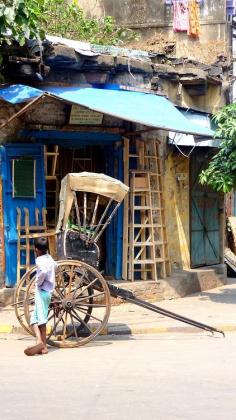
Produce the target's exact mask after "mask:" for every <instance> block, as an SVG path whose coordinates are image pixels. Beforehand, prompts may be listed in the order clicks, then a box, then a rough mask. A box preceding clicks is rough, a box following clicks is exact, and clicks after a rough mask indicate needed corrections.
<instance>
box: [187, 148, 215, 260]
mask: <svg viewBox="0 0 236 420" xmlns="http://www.w3.org/2000/svg"><path fill="white" fill-rule="evenodd" d="M209 158H210V156H209V154H207V153H206V152H201V151H200V150H198V151H197V152H196V153H195V154H194V155H193V156H192V158H191V183H190V188H191V265H192V267H200V266H206V265H213V264H219V263H220V194H219V193H217V192H214V191H212V190H211V189H210V188H209V187H207V186H202V185H200V184H199V181H198V180H199V173H200V172H201V170H202V169H205V168H206V166H207V164H208V162H209Z"/></svg>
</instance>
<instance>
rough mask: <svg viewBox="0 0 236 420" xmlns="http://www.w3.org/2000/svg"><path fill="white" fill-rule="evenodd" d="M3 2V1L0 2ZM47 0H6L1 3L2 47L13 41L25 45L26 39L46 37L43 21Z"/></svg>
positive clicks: (0, 26)
mask: <svg viewBox="0 0 236 420" xmlns="http://www.w3.org/2000/svg"><path fill="white" fill-rule="evenodd" d="M0 1H1V0H0ZM44 2H45V0H5V1H4V3H2V2H0V46H1V45H2V44H4V43H7V44H9V45H10V44H11V43H12V41H17V42H19V44H20V45H24V43H25V38H39V37H42V36H44V33H43V31H42V29H41V28H42V26H41V25H40V24H39V22H41V21H42V15H43V11H44Z"/></svg>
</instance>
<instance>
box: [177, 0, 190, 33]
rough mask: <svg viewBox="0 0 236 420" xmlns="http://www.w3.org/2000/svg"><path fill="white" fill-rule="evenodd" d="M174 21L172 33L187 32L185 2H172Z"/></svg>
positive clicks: (187, 19) (185, 0) (186, 3)
mask: <svg viewBox="0 0 236 420" xmlns="http://www.w3.org/2000/svg"><path fill="white" fill-rule="evenodd" d="M173 7H174V19H173V30H174V32H187V31H188V26H189V17H188V1H187V0H181V1H180V0H173Z"/></svg>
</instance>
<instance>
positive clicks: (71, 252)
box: [14, 172, 224, 347]
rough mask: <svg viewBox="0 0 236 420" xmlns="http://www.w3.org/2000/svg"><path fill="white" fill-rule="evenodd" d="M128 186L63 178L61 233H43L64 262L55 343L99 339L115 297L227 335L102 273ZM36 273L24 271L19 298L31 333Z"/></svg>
mask: <svg viewBox="0 0 236 420" xmlns="http://www.w3.org/2000/svg"><path fill="white" fill-rule="evenodd" d="M128 190H129V188H128V187H127V186H126V185H124V184H123V183H122V182H120V181H118V180H116V179H113V178H111V177H108V176H106V175H103V174H96V173H88V172H82V173H70V174H68V175H66V176H65V177H64V178H63V180H62V182H61V191H60V208H59V216H58V223H57V227H56V231H54V232H50V231H48V232H44V233H40V234H38V236H47V237H48V238H49V239H50V242H49V243H50V244H51V247H52V244H53V245H54V247H55V250H56V259H57V265H58V268H57V270H56V284H55V289H54V292H53V294H52V300H51V304H50V307H49V313H48V324H47V341H48V344H49V345H52V346H56V347H78V346H82V345H85V344H87V343H89V342H90V341H92V340H94V339H95V337H96V336H97V335H99V334H101V333H102V332H103V331H104V330H105V327H106V325H107V323H108V319H109V315H110V310H111V299H110V297H111V296H113V297H119V298H121V299H123V300H125V301H127V302H131V303H134V304H136V305H139V306H142V307H144V308H146V309H149V310H151V311H154V312H157V313H159V314H162V315H165V316H167V317H171V318H174V319H177V320H179V321H181V322H185V323H187V324H189V325H192V326H195V327H197V328H201V329H204V330H206V331H210V332H211V333H214V332H219V333H221V334H224V333H223V332H222V331H218V330H216V329H215V328H212V327H210V326H207V325H205V324H202V323H199V322H197V321H193V320H191V319H189V318H186V317H182V316H180V315H177V314H174V313H173V312H170V311H167V310H164V309H162V308H160V307H157V306H156V305H153V304H151V303H149V302H145V301H143V300H141V299H138V298H136V297H135V295H134V294H133V293H132V292H131V291H129V290H124V289H121V288H118V287H116V286H114V284H109V283H108V282H107V281H106V280H105V279H104V277H103V275H102V274H101V272H100V271H99V259H100V255H99V254H100V247H99V242H100V239H101V236H102V234H103V232H104V230H105V229H106V227H107V226H108V225H109V223H110V222H111V220H112V218H113V217H114V215H115V214H116V212H117V210H118V208H119V206H120V204H121V203H122V201H123V199H124V197H125V196H126V194H127V193H128ZM35 236H37V235H35V234H34V235H32V237H35ZM35 276H36V267H33V268H31V269H30V270H29V271H27V272H26V273H25V274H24V275H23V277H22V278H21V280H20V282H19V284H18V285H17V288H16V292H15V302H14V306H15V312H16V316H17V318H18V320H19V322H20V324H21V326H22V327H23V328H24V329H25V331H26V332H27V333H29V334H31V335H33V331H32V328H31V326H30V317H31V313H32V312H33V310H34V291H35Z"/></svg>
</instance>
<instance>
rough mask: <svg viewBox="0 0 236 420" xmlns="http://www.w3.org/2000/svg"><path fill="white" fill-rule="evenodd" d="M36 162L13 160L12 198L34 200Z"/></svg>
mask: <svg viewBox="0 0 236 420" xmlns="http://www.w3.org/2000/svg"><path fill="white" fill-rule="evenodd" d="M35 173H36V161H35V160H34V159H31V158H20V159H13V161H12V186H13V197H15V198H17V197H19V198H35V195H36V188H35V184H36V182H35Z"/></svg>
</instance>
